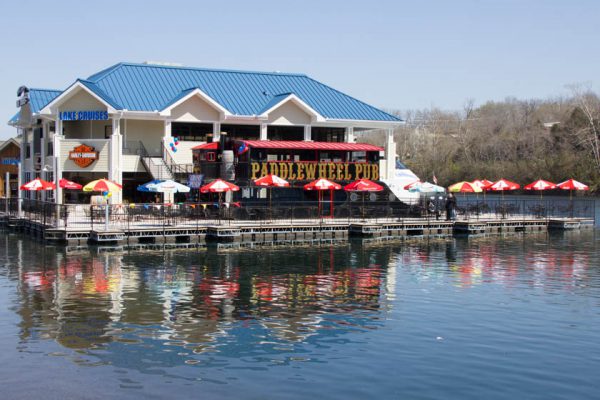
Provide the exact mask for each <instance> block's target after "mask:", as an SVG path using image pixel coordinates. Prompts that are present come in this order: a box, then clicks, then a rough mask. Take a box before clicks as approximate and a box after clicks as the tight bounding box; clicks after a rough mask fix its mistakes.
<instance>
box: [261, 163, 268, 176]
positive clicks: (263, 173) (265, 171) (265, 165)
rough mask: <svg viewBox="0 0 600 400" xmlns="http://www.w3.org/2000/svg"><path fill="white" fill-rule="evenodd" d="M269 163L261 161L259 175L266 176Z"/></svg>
mask: <svg viewBox="0 0 600 400" xmlns="http://www.w3.org/2000/svg"><path fill="white" fill-rule="evenodd" d="M268 166H269V165H268V164H267V163H263V165H262V170H261V171H260V175H261V176H267V175H269V170H268V169H267V167H268Z"/></svg>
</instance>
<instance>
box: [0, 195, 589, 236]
mask: <svg viewBox="0 0 600 400" xmlns="http://www.w3.org/2000/svg"><path fill="white" fill-rule="evenodd" d="M0 214H3V215H6V216H8V217H13V218H23V219H26V220H29V221H34V222H38V223H40V224H42V225H44V226H48V227H55V228H71V229H78V228H81V229H103V228H104V227H105V226H107V225H108V226H109V227H110V228H111V229H132V228H141V229H143V228H145V227H147V228H157V227H162V228H165V229H166V228H170V227H177V226H187V227H194V226H205V225H214V224H218V225H224V224H232V223H235V222H237V221H244V222H248V223H252V224H258V225H266V224H274V223H283V224H291V225H297V224H301V223H314V222H315V221H318V222H319V223H329V222H348V223H350V222H353V221H370V222H387V221H401V220H405V219H415V218H420V219H425V220H437V219H439V220H441V219H446V215H445V214H446V213H445V210H444V209H443V208H442V207H438V208H436V207H430V206H428V205H425V206H424V205H422V204H412V205H410V204H407V203H404V202H401V201H388V202H384V201H377V202H372V201H369V202H367V203H364V204H363V203H362V202H360V201H358V202H356V201H355V202H352V201H347V202H339V203H338V202H336V203H335V204H334V205H333V207H332V206H331V204H330V203H329V202H323V203H322V204H321V205H319V204H318V203H316V202H296V201H295V202H281V201H279V202H277V204H272V205H271V206H269V205H268V204H264V203H253V202H248V203H244V202H243V201H242V202H231V203H228V202H220V203H219V202H203V203H178V204H154V203H148V204H118V205H109V206H108V219H109V220H108V224H107V223H106V215H107V210H106V206H103V205H100V206H92V205H87V204H63V205H58V204H54V203H49V202H43V201H39V200H29V199H21V207H20V214H19V201H18V199H16V198H10V199H0ZM456 214H457V218H458V219H459V220H467V219H468V220H471V219H481V220H484V219H550V218H588V219H595V202H594V200H593V199H573V200H569V199H564V200H562V199H561V200H555V199H553V200H530V199H525V200H523V199H517V200H512V199H501V200H495V199H492V200H489V199H488V200H487V201H485V202H483V201H472V200H470V199H464V198H462V199H461V198H459V199H458V204H457V207H456Z"/></svg>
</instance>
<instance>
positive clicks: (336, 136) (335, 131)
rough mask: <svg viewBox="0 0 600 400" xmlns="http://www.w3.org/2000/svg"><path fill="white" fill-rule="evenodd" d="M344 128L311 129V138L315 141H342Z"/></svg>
mask: <svg viewBox="0 0 600 400" xmlns="http://www.w3.org/2000/svg"><path fill="white" fill-rule="evenodd" d="M345 133H346V130H345V129H344V128H319V127H315V126H313V127H312V129H311V136H312V140H314V141H315V142H337V143H340V142H343V141H344V137H345Z"/></svg>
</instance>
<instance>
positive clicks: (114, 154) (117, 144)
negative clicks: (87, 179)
mask: <svg viewBox="0 0 600 400" xmlns="http://www.w3.org/2000/svg"><path fill="white" fill-rule="evenodd" d="M109 141H110V142H109V149H110V151H109V156H108V157H109V158H108V159H109V165H108V179H110V180H111V181H113V182H116V183H118V184H120V185H122V184H123V136H122V135H121V118H120V116H114V117H113V118H112V136H111V137H110V139H109ZM111 199H112V200H111V201H110V203H112V204H121V202H122V199H123V195H122V193H121V192H116V193H112V195H111Z"/></svg>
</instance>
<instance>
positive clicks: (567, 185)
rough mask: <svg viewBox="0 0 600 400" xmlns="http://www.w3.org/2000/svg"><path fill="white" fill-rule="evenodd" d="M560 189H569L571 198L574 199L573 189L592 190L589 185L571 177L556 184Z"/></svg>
mask: <svg viewBox="0 0 600 400" xmlns="http://www.w3.org/2000/svg"><path fill="white" fill-rule="evenodd" d="M556 187H558V188H559V189H563V190H568V191H569V199H570V200H572V199H573V190H590V187H589V186H588V185H584V184H583V183H581V182H578V181H576V180H575V179H569V180H566V181H564V182H561V183H559V184H558V185H556Z"/></svg>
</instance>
